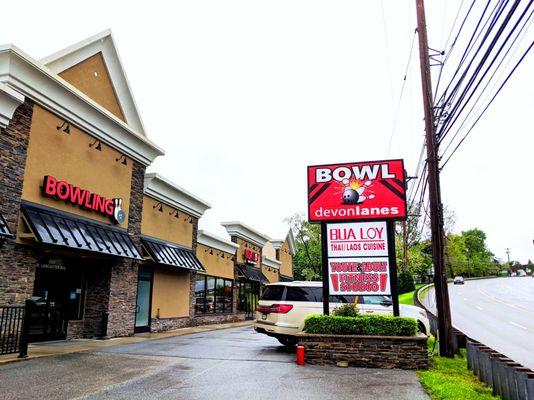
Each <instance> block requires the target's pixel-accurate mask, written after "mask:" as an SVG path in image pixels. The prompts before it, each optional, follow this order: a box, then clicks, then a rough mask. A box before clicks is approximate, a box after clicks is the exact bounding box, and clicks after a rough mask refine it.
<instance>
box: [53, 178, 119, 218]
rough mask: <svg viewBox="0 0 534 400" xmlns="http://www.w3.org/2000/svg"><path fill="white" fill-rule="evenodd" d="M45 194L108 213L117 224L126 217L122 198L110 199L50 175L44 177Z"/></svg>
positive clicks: (100, 212) (104, 213)
mask: <svg viewBox="0 0 534 400" xmlns="http://www.w3.org/2000/svg"><path fill="white" fill-rule="evenodd" d="M43 194H44V195H45V196H48V197H52V198H55V199H59V200H63V201H66V202H68V203H71V204H73V205H77V206H79V207H81V208H84V209H86V210H90V211H94V212H96V213H99V214H102V215H106V216H108V217H109V218H110V219H111V220H112V221H113V222H114V223H116V224H121V223H123V222H124V220H125V218H126V214H125V213H124V211H123V210H122V208H121V207H122V199H119V198H115V199H108V198H106V197H104V196H101V195H99V194H96V193H92V192H90V191H89V190H86V189H81V188H79V187H77V186H74V185H72V184H70V183H67V182H65V181H60V180H57V179H56V178H54V177H53V176H50V175H46V176H45V177H44V180H43Z"/></svg>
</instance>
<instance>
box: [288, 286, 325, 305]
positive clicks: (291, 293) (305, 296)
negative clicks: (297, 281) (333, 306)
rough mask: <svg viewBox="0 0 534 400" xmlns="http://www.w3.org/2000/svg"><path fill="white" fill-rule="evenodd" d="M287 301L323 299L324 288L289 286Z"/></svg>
mask: <svg viewBox="0 0 534 400" xmlns="http://www.w3.org/2000/svg"><path fill="white" fill-rule="evenodd" d="M285 300H286V301H323V289H322V288H320V287H309V286H308V287H296V286H288V287H287V292H286V298H285Z"/></svg>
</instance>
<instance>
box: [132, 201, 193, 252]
mask: <svg viewBox="0 0 534 400" xmlns="http://www.w3.org/2000/svg"><path fill="white" fill-rule="evenodd" d="M158 203H159V202H158V201H157V200H155V199H153V198H151V197H149V196H146V195H145V196H143V214H142V222H141V233H142V234H143V235H147V236H152V237H155V238H158V239H162V240H166V241H168V242H172V243H176V244H180V245H182V246H187V247H192V245H193V224H192V223H190V222H189V218H190V216H189V215H188V214H186V213H184V212H182V211H178V213H179V217H178V218H176V217H175V216H174V214H171V212H172V211H174V209H173V208H171V207H170V206H167V205H165V204H163V211H162V212H160V211H158V209H157V208H154V206H155V205H156V204H158ZM170 214H171V215H170Z"/></svg>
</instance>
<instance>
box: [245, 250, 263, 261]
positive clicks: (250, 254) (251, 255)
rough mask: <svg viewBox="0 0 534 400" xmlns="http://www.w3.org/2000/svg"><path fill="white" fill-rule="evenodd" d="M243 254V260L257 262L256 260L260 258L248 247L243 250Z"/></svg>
mask: <svg viewBox="0 0 534 400" xmlns="http://www.w3.org/2000/svg"><path fill="white" fill-rule="evenodd" d="M243 255H244V256H245V260H247V261H249V262H251V263H257V262H258V260H259V259H260V255H259V254H258V253H256V252H255V251H252V250H250V249H245V252H244V254H243Z"/></svg>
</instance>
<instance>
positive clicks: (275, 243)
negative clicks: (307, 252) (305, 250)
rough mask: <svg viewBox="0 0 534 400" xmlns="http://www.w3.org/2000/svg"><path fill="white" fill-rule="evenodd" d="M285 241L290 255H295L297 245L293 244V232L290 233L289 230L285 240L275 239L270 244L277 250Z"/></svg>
mask: <svg viewBox="0 0 534 400" xmlns="http://www.w3.org/2000/svg"><path fill="white" fill-rule="evenodd" d="M286 240H287V242H288V244H289V249H290V250H291V254H292V255H295V254H297V245H296V243H295V237H294V236H293V232H292V231H291V229H290V230H289V232H288V233H287V236H286V238H285V239H275V240H271V241H270V242H271V244H272V245H273V247H274V248H275V249H277V250H278V249H280V248H281V247H282V245H283V244H284V242H285V241H286Z"/></svg>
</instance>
